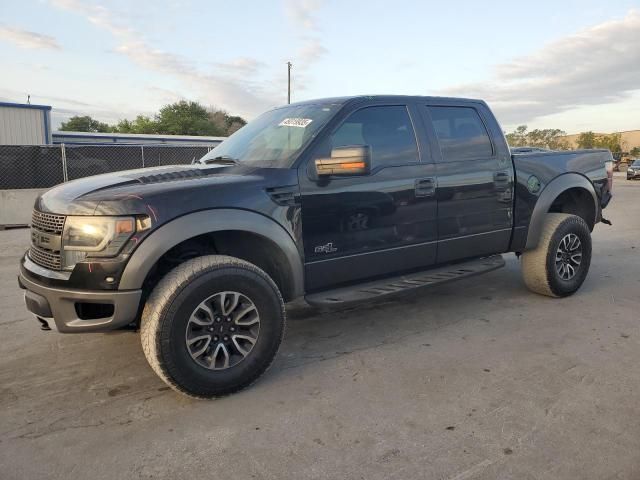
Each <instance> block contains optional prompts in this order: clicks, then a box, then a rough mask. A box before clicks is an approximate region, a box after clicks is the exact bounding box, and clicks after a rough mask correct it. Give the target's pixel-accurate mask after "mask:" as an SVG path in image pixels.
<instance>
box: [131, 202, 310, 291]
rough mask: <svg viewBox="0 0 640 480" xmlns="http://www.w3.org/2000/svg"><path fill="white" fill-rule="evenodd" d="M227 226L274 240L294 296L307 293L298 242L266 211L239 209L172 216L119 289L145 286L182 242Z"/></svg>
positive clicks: (143, 247) (134, 258) (139, 253)
mask: <svg viewBox="0 0 640 480" xmlns="http://www.w3.org/2000/svg"><path fill="white" fill-rule="evenodd" d="M223 230H236V231H246V232H249V233H253V234H257V235H260V236H262V237H265V238H266V239H268V240H271V241H272V242H273V243H275V244H276V245H277V246H278V247H279V248H280V249H281V250H282V252H283V253H284V255H285V257H286V258H287V263H288V265H287V267H288V269H289V274H290V275H291V279H290V280H291V284H292V294H293V298H296V297H299V296H301V295H303V293H304V269H303V264H302V258H301V256H300V253H299V252H298V249H297V247H296V244H295V242H294V241H293V239H292V238H291V236H290V235H289V233H287V231H286V230H285V229H284V228H283V227H282V226H281V225H280V224H278V223H277V222H276V221H275V220H272V219H270V218H268V217H265V216H264V215H260V214H258V213H255V212H250V211H247V210H239V209H214V210H204V211H201V212H195V213H191V214H188V215H185V216H182V217H179V218H177V219H175V220H172V221H170V222H168V223H166V224H164V225H162V226H161V227H159V228H158V229H157V230H156V231H154V232H152V233H151V234H150V235H149V237H148V238H146V239H145V240H144V241H143V242H142V243H141V244H140V246H139V247H138V248H137V249H136V250H135V251H134V252H133V254H132V255H131V258H130V259H129V262H128V263H127V266H126V267H125V269H124V272H123V274H122V278H121V279H120V284H119V290H135V289H140V288H142V285H143V283H144V281H145V279H146V278H147V275H148V274H149V272H150V270H151V268H152V267H153V266H154V265H155V264H156V262H157V261H158V260H159V259H160V257H162V255H164V254H165V253H166V252H168V251H169V250H170V249H171V248H173V247H175V246H176V245H178V244H179V243H181V242H183V241H185V240H188V239H190V238H193V237H197V236H199V235H204V234H207V233H213V232H217V231H223Z"/></svg>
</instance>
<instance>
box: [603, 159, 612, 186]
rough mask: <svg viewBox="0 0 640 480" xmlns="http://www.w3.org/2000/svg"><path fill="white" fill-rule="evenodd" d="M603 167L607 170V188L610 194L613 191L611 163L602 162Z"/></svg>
mask: <svg viewBox="0 0 640 480" xmlns="http://www.w3.org/2000/svg"><path fill="white" fill-rule="evenodd" d="M604 166H605V168H606V169H607V187H608V190H609V191H610V192H611V191H612V190H613V161H611V160H609V161H608V162H604Z"/></svg>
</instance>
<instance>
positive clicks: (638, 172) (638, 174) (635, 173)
mask: <svg viewBox="0 0 640 480" xmlns="http://www.w3.org/2000/svg"><path fill="white" fill-rule="evenodd" d="M632 178H640V170H634V171H633V172H632V173H629V171H628V170H627V180H631V179H632Z"/></svg>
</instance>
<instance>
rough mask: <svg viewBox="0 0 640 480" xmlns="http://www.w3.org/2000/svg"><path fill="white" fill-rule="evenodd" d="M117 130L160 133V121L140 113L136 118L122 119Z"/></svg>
mask: <svg viewBox="0 0 640 480" xmlns="http://www.w3.org/2000/svg"><path fill="white" fill-rule="evenodd" d="M115 130H116V131H117V132H119V133H147V134H149V133H159V128H158V122H156V121H155V120H153V119H152V118H149V117H147V116H145V115H138V116H137V117H136V118H135V120H133V121H131V120H126V119H125V120H120V121H119V122H118V125H117V126H116V127H115Z"/></svg>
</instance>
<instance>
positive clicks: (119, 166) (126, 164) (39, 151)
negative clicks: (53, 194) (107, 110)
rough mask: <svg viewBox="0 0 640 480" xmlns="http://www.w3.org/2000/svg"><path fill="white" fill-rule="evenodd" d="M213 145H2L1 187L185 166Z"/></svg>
mask: <svg viewBox="0 0 640 480" xmlns="http://www.w3.org/2000/svg"><path fill="white" fill-rule="evenodd" d="M212 148H213V147H207V146H183V145H135V146H134V145H64V144H61V145H41V146H28V145H0V190H18V189H27V188H49V187H53V186H54V185H58V184H59V183H63V182H67V181H69V180H75V179H77V178H83V177H89V176H91V175H99V174H101V173H108V172H118V171H121V170H130V169H133V168H145V167H159V166H163V165H184V164H189V163H191V162H193V161H194V160H197V159H199V158H200V157H202V156H204V155H205V154H206V153H207V152H209V151H210V150H211V149H212Z"/></svg>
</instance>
